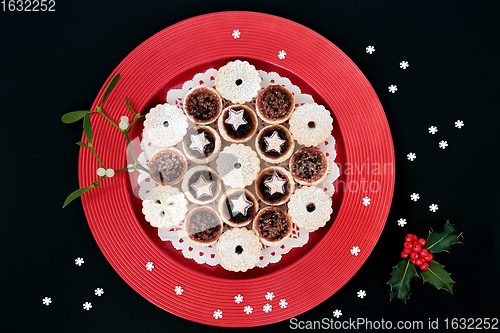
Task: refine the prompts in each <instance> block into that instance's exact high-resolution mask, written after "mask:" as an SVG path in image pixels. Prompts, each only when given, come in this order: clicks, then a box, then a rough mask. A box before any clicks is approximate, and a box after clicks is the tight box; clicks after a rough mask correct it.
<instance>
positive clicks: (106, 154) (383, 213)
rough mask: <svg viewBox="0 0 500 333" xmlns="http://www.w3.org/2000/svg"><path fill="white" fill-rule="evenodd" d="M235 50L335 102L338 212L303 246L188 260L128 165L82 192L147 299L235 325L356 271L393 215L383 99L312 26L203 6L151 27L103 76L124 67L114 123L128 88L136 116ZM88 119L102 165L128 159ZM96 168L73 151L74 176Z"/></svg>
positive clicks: (126, 275) (105, 129)
mask: <svg viewBox="0 0 500 333" xmlns="http://www.w3.org/2000/svg"><path fill="white" fill-rule="evenodd" d="M235 31H238V32H239V34H238V33H235ZM235 59H242V60H247V61H249V62H250V63H252V64H253V65H255V66H256V68H257V69H262V70H264V71H275V72H277V73H279V74H280V75H281V76H285V77H288V78H289V79H290V80H291V82H292V83H293V84H295V85H297V86H299V87H300V88H301V90H302V91H303V92H304V93H308V94H311V95H312V96H313V98H314V100H315V101H316V102H317V103H319V104H323V105H325V106H326V107H327V109H329V110H331V111H332V116H333V118H334V131H333V135H334V137H335V139H336V140H337V145H336V148H337V151H338V156H337V159H336V162H337V163H338V164H339V166H340V170H341V177H340V178H339V179H338V180H337V181H336V183H335V187H336V190H337V193H336V194H335V195H334V196H333V201H334V204H333V208H334V214H333V215H332V220H331V221H330V222H329V223H328V224H327V226H325V227H323V228H321V229H319V230H317V231H316V232H314V233H311V234H310V236H311V237H310V239H309V242H308V243H307V244H306V245H305V246H303V247H301V248H295V249H292V250H291V251H290V252H289V253H287V254H285V255H284V256H283V258H282V260H281V261H280V262H278V263H276V264H270V265H268V266H267V267H265V268H254V269H252V270H250V271H248V272H246V273H234V272H228V271H225V270H224V269H223V268H221V267H220V266H217V267H211V266H208V265H199V264H196V262H194V260H191V259H186V258H184V257H183V256H182V254H181V253H180V251H177V250H175V249H174V248H173V247H172V245H171V244H170V242H162V241H161V240H159V238H158V236H157V230H156V229H154V228H151V227H150V226H149V224H148V223H146V222H145V221H144V217H143V215H142V213H141V202H140V200H139V199H138V198H137V197H136V196H134V194H133V193H132V190H131V187H130V182H129V176H128V175H127V173H126V172H122V173H118V174H116V175H115V176H114V177H113V178H111V179H106V180H105V181H103V182H101V186H99V187H98V188H96V189H93V190H91V191H89V192H87V193H86V194H85V195H84V196H83V197H82V202H83V207H84V210H85V214H86V216H87V220H88V223H89V226H90V229H91V230H92V233H93V235H94V237H95V239H96V242H97V244H98V245H99V247H100V248H101V251H102V252H103V254H104V255H105V256H106V258H107V259H108V261H109V262H110V264H111V265H112V266H113V268H114V269H115V270H116V271H117V272H118V274H119V275H120V276H121V277H122V278H123V279H124V280H125V281H126V282H127V283H128V284H129V285H130V286H131V287H132V288H134V289H135V290H136V291H137V292H138V293H140V294H141V295H142V296H143V297H145V298H146V299H147V300H149V301H150V302H151V303H153V304H155V305H157V306H159V307H160V308H162V309H165V310H167V311H169V312H170V313H173V314H175V315H177V316H180V317H182V318H185V319H188V320H191V321H195V322H200V323H204V324H209V325H217V326H238V327H239V326H257V325H264V324H270V323H274V322H278V321H281V320H285V319H288V318H291V317H293V316H296V315H298V314H300V313H302V312H305V311H307V310H309V309H311V308H313V307H314V306H316V305H318V304H319V303H321V302H322V301H324V300H326V299H327V298H328V297H330V296H331V295H333V294H334V293H335V292H336V291H337V290H339V289H340V288H341V287H342V286H343V285H344V284H345V283H346V282H347V281H349V279H350V278H351V277H352V276H353V275H354V274H355V273H356V271H357V270H358V269H359V268H360V267H361V265H362V264H363V262H364V261H365V260H366V258H367V257H368V255H369V254H370V252H371V251H372V249H373V247H374V246H375V244H376V242H377V240H378V238H379V236H380V233H381V232H382V229H383V227H384V225H385V221H386V218H387V215H388V213H389V208H390V205H391V200H392V195H393V188H394V149H393V145H392V139H391V134H390V130H389V126H388V123H387V119H386V117H385V114H384V111H383V108H382V106H381V104H380V101H379V100H378V98H377V95H376V94H375V92H374V90H373V88H372V87H371V85H370V83H369V82H368V81H367V79H366V78H365V77H364V75H363V74H362V73H361V71H360V70H359V69H358V68H357V67H356V65H355V64H354V63H353V62H352V61H351V60H350V59H349V58H348V57H347V56H346V55H345V54H344V53H343V52H342V51H341V50H340V49H338V48H337V47H336V46H335V45H333V44H332V43H331V42H330V41H328V40H327V39H325V38H324V37H322V36H320V35H318V34H317V33H315V32H314V31H312V30H310V29H308V28H306V27H304V26H302V25H299V24H297V23H295V22H292V21H289V20H286V19H283V18H280V17H276V16H271V15H267V14H260V13H252V12H221V13H214V14H208V15H202V16H198V17H194V18H191V19H188V20H185V21H182V22H180V23H177V24H175V25H173V26H170V27H168V28H166V29H165V30H163V31H161V32H159V33H157V34H156V35H154V36H153V37H151V38H149V39H148V40H147V41H145V42H144V43H142V44H141V45H139V46H138V47H137V48H136V49H135V50H134V51H132V53H130V54H129V55H128V56H127V57H126V58H125V59H124V60H123V61H122V62H121V63H120V64H119V65H118V67H117V68H116V69H115V70H114V71H113V73H112V74H111V75H110V77H109V79H108V82H109V80H111V78H112V77H113V76H115V74H117V73H120V74H121V75H122V76H121V79H120V81H119V83H118V85H117V86H116V87H115V89H114V90H113V92H112V93H111V94H110V95H109V96H108V99H107V101H106V103H105V105H104V109H105V111H106V112H107V114H108V115H109V117H110V118H111V119H113V120H114V121H116V122H119V119H120V117H121V116H123V115H127V116H129V117H130V116H131V114H130V113H129V112H128V111H127V108H126V104H125V96H128V97H129V99H130V100H131V104H132V106H133V107H134V109H135V110H139V111H141V112H142V113H143V114H144V113H145V112H147V111H148V110H149V108H150V107H152V106H154V105H156V104H157V103H164V102H165V97H166V94H167V91H168V90H169V89H172V88H179V87H180V86H181V84H182V83H183V82H184V81H186V80H189V79H192V77H193V76H194V74H196V73H199V72H203V71H205V70H206V69H209V68H212V67H213V68H219V67H220V66H222V65H224V64H226V63H227V62H228V61H231V60H235ZM108 82H106V84H105V85H104V86H103V88H102V89H101V91H100V92H99V95H98V96H97V98H96V100H95V101H94V105H93V106H92V107H93V109H95V107H96V106H97V105H98V103H99V101H100V99H101V96H102V94H103V92H104V89H105V87H106V86H107V84H108ZM92 122H93V128H94V145H95V146H96V147H97V148H96V149H97V152H98V154H99V156H100V157H101V158H102V160H103V161H104V162H105V164H106V166H107V167H110V168H113V169H120V168H123V167H125V166H126V159H125V149H126V141H125V139H124V137H123V135H122V134H121V133H120V132H119V131H118V130H117V129H116V128H114V127H113V126H111V125H110V124H109V123H108V122H107V121H106V120H105V119H104V118H103V117H102V116H99V115H97V114H92ZM134 127H135V129H134V130H133V131H132V132H131V136H132V137H138V136H139V135H140V133H141V131H142V124H141V123H138V124H137V125H134ZM98 167H99V165H98V163H97V161H96V160H95V158H94V156H93V155H92V153H91V152H90V151H89V150H88V149H81V151H80V164H79V175H80V186H87V185H89V184H90V183H91V182H92V181H95V180H96V179H97V178H98V177H97V175H96V169H97V168H98ZM344 189H345V191H344ZM368 200H369V204H368V205H365V204H367V203H368ZM363 203H365V204H363ZM353 247H359V249H360V250H359V252H356V251H351V250H352V249H353ZM353 253H355V254H353ZM148 262H152V263H153V264H154V269H152V270H151V271H149V270H147V269H146V264H147V263H148ZM181 289H182V292H180V291H181ZM176 291H177V292H178V293H179V294H180V295H179V294H178V293H176ZM237 295H241V296H242V297H243V300H242V302H236V300H239V299H240V298H236V299H235V296H237ZM250 307H251V308H252V311H249V310H250ZM245 309H246V310H247V312H249V313H247V312H245V311H244V310H245ZM250 312H251V313H250Z"/></svg>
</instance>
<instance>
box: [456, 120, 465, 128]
mask: <svg viewBox="0 0 500 333" xmlns="http://www.w3.org/2000/svg"><path fill="white" fill-rule="evenodd" d="M455 127H456V128H458V129H461V128H462V127H464V122H463V121H462V120H457V121H455Z"/></svg>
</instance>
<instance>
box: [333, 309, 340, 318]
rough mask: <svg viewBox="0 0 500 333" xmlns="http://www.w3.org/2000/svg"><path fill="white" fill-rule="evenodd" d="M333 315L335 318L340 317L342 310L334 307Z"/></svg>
mask: <svg viewBox="0 0 500 333" xmlns="http://www.w3.org/2000/svg"><path fill="white" fill-rule="evenodd" d="M333 316H334V317H335V318H340V316H342V311H341V310H339V309H336V310H335V311H333Z"/></svg>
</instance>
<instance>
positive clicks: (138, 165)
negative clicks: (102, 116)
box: [123, 130, 149, 172]
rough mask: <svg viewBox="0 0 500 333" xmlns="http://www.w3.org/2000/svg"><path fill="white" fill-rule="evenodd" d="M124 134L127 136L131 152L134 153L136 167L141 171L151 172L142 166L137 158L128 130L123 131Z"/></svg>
mask: <svg viewBox="0 0 500 333" xmlns="http://www.w3.org/2000/svg"><path fill="white" fill-rule="evenodd" d="M123 134H125V139H127V144H128V146H129V147H130V152H131V153H132V157H133V158H134V161H135V167H136V168H137V169H141V170H142V171H145V172H149V170H148V169H146V168H145V167H143V166H142V164H141V163H140V162H139V160H138V159H137V156H135V153H134V149H132V145H131V144H130V138H129V137H128V130H125V131H123Z"/></svg>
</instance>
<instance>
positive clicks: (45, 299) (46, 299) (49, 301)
mask: <svg viewBox="0 0 500 333" xmlns="http://www.w3.org/2000/svg"><path fill="white" fill-rule="evenodd" d="M42 303H43V305H47V306H49V305H50V303H52V298H50V297H45V298H44V299H42Z"/></svg>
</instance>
